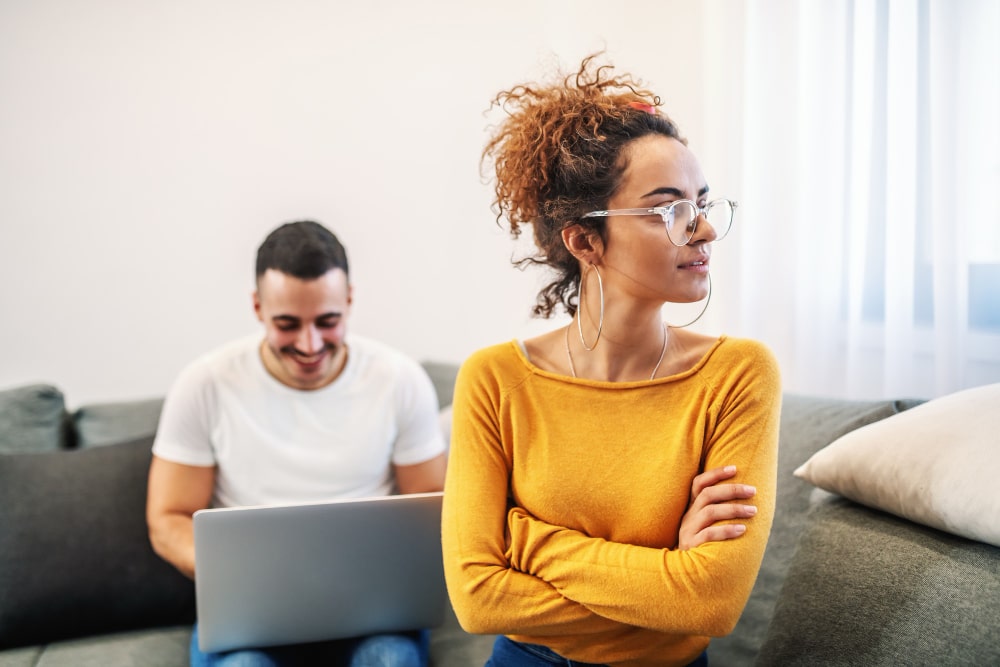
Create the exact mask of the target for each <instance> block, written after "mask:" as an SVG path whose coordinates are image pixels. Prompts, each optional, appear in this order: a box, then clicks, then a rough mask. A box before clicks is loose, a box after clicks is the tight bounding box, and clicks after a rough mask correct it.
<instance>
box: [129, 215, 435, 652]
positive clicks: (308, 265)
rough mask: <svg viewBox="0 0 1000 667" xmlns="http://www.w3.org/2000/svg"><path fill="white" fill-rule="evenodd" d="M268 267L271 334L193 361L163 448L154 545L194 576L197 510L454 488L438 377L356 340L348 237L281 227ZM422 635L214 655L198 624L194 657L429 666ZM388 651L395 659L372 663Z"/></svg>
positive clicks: (273, 237)
mask: <svg viewBox="0 0 1000 667" xmlns="http://www.w3.org/2000/svg"><path fill="white" fill-rule="evenodd" d="M256 275H257V285H256V291H255V292H254V295H253V305H254V310H255V311H256V313H257V318H258V319H259V320H260V321H261V322H262V323H263V325H264V337H263V340H261V338H260V336H254V337H252V338H248V339H242V340H237V341H234V342H232V343H230V344H228V345H225V346H223V347H221V348H219V349H217V350H215V351H213V352H211V353H209V354H208V355H205V356H204V357H202V358H200V359H198V360H197V361H195V362H194V363H193V364H192V365H191V366H189V367H188V368H187V369H185V370H184V371H183V372H182V374H181V375H180V377H179V378H178V380H177V381H176V383H175V384H174V386H173V388H172V389H171V390H170V392H169V394H168V396H167V399H166V402H165V404H164V407H163V414H162V416H161V419H160V426H159V429H158V431H157V435H156V440H155V442H154V444H153V463H152V465H151V467H150V472H149V494H148V502H147V509H146V518H147V523H148V525H149V536H150V541H151V542H152V545H153V548H154V549H155V551H156V552H157V553H158V554H159V555H160V556H161V557H163V558H164V559H165V560H167V561H168V562H170V563H171V564H173V565H174V566H175V567H177V569H179V570H180V571H181V572H183V573H184V574H186V575H187V576H188V577H191V578H194V568H195V563H194V534H193V523H192V516H193V515H194V513H195V512H196V511H197V510H200V509H204V508H207V507H231V506H242V505H267V504H279V503H289V502H309V501H322V500H330V499H333V498H342V497H364V496H373V495H387V494H389V493H392V492H393V491H394V490H395V491H398V492H399V493H422V492H430V491H440V490H442V488H443V486H444V471H445V443H444V441H443V439H442V437H441V433H440V428H439V425H438V421H437V402H436V398H435V395H434V389H433V386H432V385H431V382H430V380H429V378H428V377H427V375H426V373H424V371H423V369H421V368H420V366H419V365H418V364H417V363H415V362H414V361H412V360H410V359H408V358H407V357H405V356H404V355H402V354H401V353H399V352H396V351H395V350H392V349H390V348H388V347H386V346H384V345H381V344H379V343H377V342H375V341H372V340H368V339H365V338H361V337H357V336H353V335H352V336H348V335H347V322H348V318H349V315H350V307H351V290H352V288H351V284H350V281H349V276H348V265H347V254H346V251H345V250H344V247H343V246H342V245H341V244H340V242H339V241H338V240H337V238H336V236H334V235H333V234H332V233H331V232H330V231H329V230H327V229H326V228H324V227H323V226H322V225H319V224H317V223H315V222H311V221H303V222H293V223H288V224H285V225H282V226H280V227H278V228H277V229H276V230H274V231H273V232H271V234H270V235H269V236H268V237H267V239H265V241H264V243H263V244H262V245H261V246H260V248H259V250H258V252H257V271H256ZM423 640H424V638H423V635H421V634H420V633H414V634H413V635H388V636H376V637H370V638H364V639H360V640H345V641H339V642H338V641H333V642H323V643H321V644H318V645H314V644H311V645H308V646H301V647H283V648H278V649H268V650H253V651H236V652H230V653H227V654H204V653H202V652H201V651H200V649H199V648H198V644H197V627H196V628H195V633H194V638H193V639H192V642H191V660H192V665H202V664H226V662H227V661H233V662H234V663H235V662H236V661H238V662H239V664H240V665H245V664H268V665H271V664H286V663H288V662H303V663H305V664H310V663H316V664H349V665H363V664H393V665H411V664H412V665H417V664H422V663H423V661H424V660H425V656H424V653H425V648H426V647H425V642H424V641H423ZM386 654H390V655H392V656H393V660H392V661H390V662H373V656H375V655H378V656H384V655H386ZM378 659H379V660H381V657H379V658H378Z"/></svg>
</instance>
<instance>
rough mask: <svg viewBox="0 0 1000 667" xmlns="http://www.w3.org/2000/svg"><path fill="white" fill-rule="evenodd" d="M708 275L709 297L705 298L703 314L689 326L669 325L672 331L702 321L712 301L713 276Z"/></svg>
mask: <svg viewBox="0 0 1000 667" xmlns="http://www.w3.org/2000/svg"><path fill="white" fill-rule="evenodd" d="M707 275H708V296H706V297H705V305H704V306H703V307H702V309H701V312H700V313H698V316H697V317H695V318H694V319H693V320H691V321H690V322H688V323H687V324H668V325H667V326H668V327H670V328H671V329H683V328H684V327H689V326H691V325H692V324H694V323H695V322H697V321H698V320H700V319H701V316H702V315H704V314H705V311H706V310H708V303H709V302H710V301H711V300H712V274H711V273H709V274H707Z"/></svg>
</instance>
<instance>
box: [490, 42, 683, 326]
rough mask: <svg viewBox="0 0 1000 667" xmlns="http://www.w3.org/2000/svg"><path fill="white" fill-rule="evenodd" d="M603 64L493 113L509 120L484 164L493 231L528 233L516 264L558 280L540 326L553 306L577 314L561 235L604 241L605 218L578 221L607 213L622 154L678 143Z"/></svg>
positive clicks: (639, 90) (510, 94)
mask: <svg viewBox="0 0 1000 667" xmlns="http://www.w3.org/2000/svg"><path fill="white" fill-rule="evenodd" d="M599 55H600V54H594V55H591V56H588V57H587V58H585V59H584V60H583V62H582V63H581V65H580V69H579V71H578V72H577V73H576V74H571V75H569V76H566V77H565V78H564V79H563V80H562V81H560V82H558V83H555V84H547V85H539V84H522V85H519V86H515V87H514V88H511V89H510V90H505V91H503V92H501V93H499V94H498V95H497V96H496V98H494V100H493V104H492V106H491V108H492V107H500V108H501V109H503V110H504V111H505V112H506V113H507V117H506V118H505V119H504V120H503V121H502V122H501V123H500V125H499V126H498V127H497V128H496V130H495V132H494V134H493V136H492V138H491V139H490V141H489V143H487V144H486V148H485V149H484V150H483V155H482V160H483V163H484V164H485V163H487V162H492V164H493V167H494V168H495V170H496V199H495V200H494V202H493V204H494V207H495V210H496V211H497V222H500V221H501V219H503V218H505V217H506V218H507V222H508V224H509V225H510V232H511V235H512V236H513V237H515V238H517V237H518V236H519V235H520V233H521V227H522V225H524V224H531V225H532V228H533V230H534V237H535V245H536V246H537V247H538V253H537V254H536V255H534V256H531V257H526V258H524V259H520V260H516V261H515V262H514V263H515V265H517V266H519V267H523V266H525V265H527V264H541V265H544V266H548V267H550V268H551V269H552V270H554V271H555V273H556V279H555V280H554V281H552V282H551V283H549V284H548V285H546V286H545V287H544V288H543V289H542V290H541V292H539V294H538V300H537V302H536V304H535V307H534V308H533V309H532V312H533V313H534V314H535V315H536V316H540V317H550V316H551V315H552V313H553V311H554V310H555V308H556V307H557V306H558V305H559V304H562V306H563V307H564V308H565V309H566V312H568V313H569V314H570V315H574V314H575V313H576V307H577V305H576V304H577V301H578V296H579V295H578V294H577V290H578V283H579V278H580V266H579V263H578V262H577V260H576V258H574V257H573V255H571V254H570V253H569V251H568V250H566V247H565V246H564V245H563V242H562V236H561V232H562V230H563V228H564V227H566V226H567V225H570V224H574V223H576V224H580V225H583V226H584V227H585V228H588V229H593V230H595V231H597V232H598V233H599V234H601V235H602V236H603V232H604V222H603V218H598V219H590V218H587V219H581V216H582V215H584V214H585V213H588V212H590V211H593V210H597V209H604V208H607V202H608V200H609V199H611V197H612V195H614V193H615V191H616V190H617V189H618V186H619V184H620V183H621V178H622V175H623V174H624V172H625V169H626V167H627V166H628V164H627V161H626V159H625V155H624V153H623V149H624V148H625V146H627V145H628V144H629V143H630V142H632V141H634V140H635V139H638V138H640V137H643V136H646V135H650V134H662V135H664V136H668V137H673V138H675V139H677V140H679V141H682V142H683V141H684V139H683V138H681V136H680V134H679V132H678V130H677V127H676V126H675V125H674V123H673V122H672V121H671V120H670V118H668V117H667V116H666V115H664V114H661V113H659V112H657V110H656V107H658V106H660V98H659V97H658V96H657V95H655V94H654V93H653V92H652V91H650V90H647V89H645V88H643V87H642V82H641V81H639V80H638V79H634V78H633V77H632V76H631V75H629V74H619V75H615V74H614V67H613V66H611V65H598V64H596V62H595V60H596V58H597V57H598V56H599ZM630 104H631V106H630Z"/></svg>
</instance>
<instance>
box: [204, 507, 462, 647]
mask: <svg viewBox="0 0 1000 667" xmlns="http://www.w3.org/2000/svg"><path fill="white" fill-rule="evenodd" d="M442 495H443V494H442V493H440V492H439V493H421V494H411V495H398V496H384V497H379V498H362V499H346V500H335V501H330V502H323V503H312V504H301V505H282V506H273V507H272V506H267V507H260V506H258V507H234V508H225V509H208V510H200V511H198V512H195V515H194V544H195V595H196V604H197V612H198V639H199V645H200V647H201V649H202V650H203V651H210V652H215V651H227V650H231V649H237V648H251V647H260V646H277V645H282V644H300V643H306V642H314V641H325V640H329V639H341V638H346V637H357V636H361V635H370V634H376V633H385V632H399V631H407V630H417V629H422V628H431V627H434V626H437V625H440V624H441V623H442V622H443V620H444V611H445V605H446V602H447V592H446V590H445V583H444V569H443V566H442V561H441V499H442Z"/></svg>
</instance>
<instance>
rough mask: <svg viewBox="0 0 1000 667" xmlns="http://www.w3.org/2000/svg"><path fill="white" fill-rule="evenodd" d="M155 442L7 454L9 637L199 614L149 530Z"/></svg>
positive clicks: (37, 638)
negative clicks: (152, 544) (150, 474)
mask: <svg viewBox="0 0 1000 667" xmlns="http://www.w3.org/2000/svg"><path fill="white" fill-rule="evenodd" d="M151 446H152V438H144V439H141V440H137V441H134V442H130V443H123V444H118V445H109V446H107V447H98V448H95V449H86V450H69V451H61V452H52V453H47V454H8V455H4V456H0V526H2V530H0V647H13V646H24V645H30V644H40V643H46V642H52V641H55V640H60V639H67V638H70V637H79V636H84V635H92V634H99V633H107V632H116V631H121V630H131V629H137V628H145V627H154V626H162V625H177V624H181V623H191V622H193V620H194V584H193V582H191V581H190V580H188V579H187V578H185V577H184V576H183V575H181V574H180V573H179V572H177V571H176V570H175V569H174V568H173V567H171V566H170V565H168V564H167V563H166V562H164V561H163V560H161V559H160V558H159V557H158V556H157V555H156V554H155V553H154V552H153V550H152V548H151V547H150V545H149V540H148V538H147V533H146V520H145V509H146V477H147V473H148V470H149V463H150V459H151V453H150V448H151Z"/></svg>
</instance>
